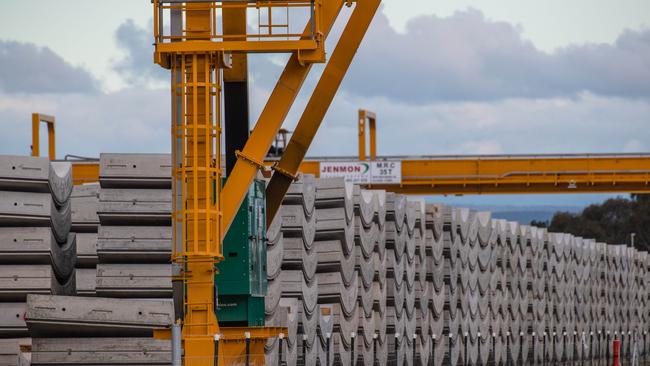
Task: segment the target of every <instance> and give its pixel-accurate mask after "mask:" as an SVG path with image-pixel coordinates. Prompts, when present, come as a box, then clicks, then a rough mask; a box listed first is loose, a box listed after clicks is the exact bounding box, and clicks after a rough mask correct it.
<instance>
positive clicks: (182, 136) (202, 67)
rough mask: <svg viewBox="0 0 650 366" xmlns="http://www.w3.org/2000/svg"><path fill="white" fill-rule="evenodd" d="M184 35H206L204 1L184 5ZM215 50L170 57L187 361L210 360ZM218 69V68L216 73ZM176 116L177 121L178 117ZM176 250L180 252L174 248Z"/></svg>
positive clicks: (195, 365) (216, 250) (215, 242)
mask: <svg viewBox="0 0 650 366" xmlns="http://www.w3.org/2000/svg"><path fill="white" fill-rule="evenodd" d="M186 18H187V20H186V22H187V29H186V32H187V34H188V38H192V39H203V38H205V37H208V38H209V32H208V33H206V30H207V31H209V29H210V24H211V21H212V19H213V15H212V11H211V10H210V8H209V7H206V6H205V5H203V4H200V3H197V4H188V5H187V12H186ZM218 57H219V55H218V54H212V53H191V54H179V55H178V56H177V57H174V58H173V59H172V75H179V76H180V77H179V78H174V79H173V80H172V84H173V85H172V91H173V92H174V93H179V95H178V97H179V100H180V109H181V110H180V111H179V112H180V113H174V114H173V121H172V134H173V139H172V141H174V149H173V154H174V156H173V159H172V160H173V161H174V162H178V165H177V164H174V167H173V170H172V174H173V176H174V180H173V182H174V187H173V188H174V197H178V196H180V197H181V199H180V200H174V208H173V214H174V216H173V226H174V230H173V233H174V237H175V239H174V242H176V237H177V236H178V235H181V238H180V243H181V246H182V247H181V248H174V253H173V259H174V261H176V263H178V264H179V265H181V267H182V268H183V269H184V273H183V275H182V277H183V280H184V284H185V294H184V295H185V296H184V308H185V319H184V322H183V333H182V336H183V342H184V349H185V366H212V365H214V360H215V354H214V335H215V334H217V333H218V332H219V326H218V323H217V319H216V316H215V311H214V309H215V303H214V302H215V288H214V274H215V264H216V263H217V262H218V261H220V260H221V259H222V258H223V256H222V251H221V240H220V238H221V234H220V229H221V224H220V212H219V202H218V200H215V199H214V198H215V197H218V194H219V187H220V185H219V184H218V182H220V179H221V171H220V166H221V154H219V151H220V149H221V146H220V134H221V130H220V126H219V115H220V105H219V101H220V98H219V94H220V85H221V80H220V75H221V73H220V70H219V69H217V68H216V62H217V59H218ZM215 71H216V72H215ZM179 119H180V120H179ZM178 249H180V251H178Z"/></svg>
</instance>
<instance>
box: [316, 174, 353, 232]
mask: <svg viewBox="0 0 650 366" xmlns="http://www.w3.org/2000/svg"><path fill="white" fill-rule="evenodd" d="M353 193H354V186H353V185H352V184H350V183H346V182H345V180H343V178H323V179H318V180H317V181H316V201H315V206H316V209H325V208H343V209H344V210H343V212H344V213H345V216H344V217H345V219H346V221H347V222H348V223H349V222H350V221H352V219H353V217H354V201H353Z"/></svg>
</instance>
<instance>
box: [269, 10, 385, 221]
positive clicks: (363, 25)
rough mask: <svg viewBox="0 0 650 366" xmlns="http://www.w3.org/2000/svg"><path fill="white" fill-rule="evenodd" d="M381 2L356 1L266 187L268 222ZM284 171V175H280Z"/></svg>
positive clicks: (271, 218) (274, 212)
mask: <svg viewBox="0 0 650 366" xmlns="http://www.w3.org/2000/svg"><path fill="white" fill-rule="evenodd" d="M380 3H381V0H360V1H358V2H357V3H356V7H355V9H354V11H353V13H352V15H351V17H350V20H349V21H348V24H347V25H346V27H345V29H344V30H343V34H342V35H341V40H340V41H339V43H338V44H337V46H336V49H335V50H334V52H333V53H332V56H331V58H330V60H329V62H328V63H327V66H326V67H325V71H323V74H322V75H321V78H320V80H319V82H318V85H316V89H315V90H314V94H313V95H312V96H311V98H310V99H309V103H307V106H306V107H305V111H304V112H303V114H302V116H301V117H300V120H299V122H298V125H297V126H296V129H295V131H294V132H293V136H291V140H290V141H289V145H288V146H287V149H286V151H285V153H284V154H283V155H282V159H281V160H280V163H279V164H278V167H277V169H276V173H275V174H273V177H272V178H271V181H270V182H269V185H268V188H267V189H266V197H267V205H266V209H267V217H266V219H267V223H270V222H271V221H272V220H273V217H274V216H275V214H276V212H277V211H278V209H279V208H280V204H281V203H282V199H283V198H284V195H285V194H286V193H287V190H288V189H289V186H290V185H291V182H292V181H293V179H292V177H291V176H294V175H295V174H296V173H297V172H298V168H300V164H301V163H302V161H303V159H304V158H305V154H307V149H309V146H310V145H311V142H312V140H313V139H314V136H315V135H316V132H317V131H318V129H319V128H320V125H321V122H322V121H323V118H324V117H325V113H327V110H328V109H329V106H330V104H331V103H332V100H333V99H334V96H335V95H336V92H337V91H338V89H339V86H340V85H341V82H342V81H343V77H344V76H345V73H346V72H347V70H348V68H349V66H350V64H351V63H352V59H353V58H354V55H355V54H356V52H357V49H358V48H359V45H360V44H361V41H362V40H363V37H364V36H365V34H366V31H367V30H368V27H369V26H370V22H372V19H373V17H374V15H375V13H376V11H377V9H378V8H379V4H380ZM280 172H281V174H279V173H280Z"/></svg>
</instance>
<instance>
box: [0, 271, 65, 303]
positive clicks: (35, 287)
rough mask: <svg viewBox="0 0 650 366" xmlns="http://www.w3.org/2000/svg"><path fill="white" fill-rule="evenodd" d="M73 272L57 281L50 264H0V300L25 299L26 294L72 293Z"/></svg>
mask: <svg viewBox="0 0 650 366" xmlns="http://www.w3.org/2000/svg"><path fill="white" fill-rule="evenodd" d="M75 290H76V285H75V276H74V272H72V275H71V276H70V277H69V278H68V279H66V281H65V282H59V280H58V279H57V278H56V275H55V273H54V270H53V269H52V266H51V265H28V264H26V265H2V266H0V301H25V298H26V297H27V296H28V294H48V295H73V294H74V293H75Z"/></svg>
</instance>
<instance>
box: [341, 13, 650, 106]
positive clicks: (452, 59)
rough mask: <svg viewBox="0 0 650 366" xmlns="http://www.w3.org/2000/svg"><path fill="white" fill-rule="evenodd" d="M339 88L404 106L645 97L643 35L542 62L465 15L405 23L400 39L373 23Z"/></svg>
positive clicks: (514, 31)
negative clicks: (585, 96) (594, 96)
mask: <svg viewBox="0 0 650 366" xmlns="http://www.w3.org/2000/svg"><path fill="white" fill-rule="evenodd" d="M344 88H345V89H347V90H349V91H350V92H351V93H357V94H361V95H365V96H371V97H372V96H380V97H387V98H390V99H392V100H396V101H401V102H405V103H411V104H425V103H429V102H434V101H472V100H475V101H482V100H502V99H507V98H531V99H536V98H555V97H568V98H573V97H576V96H578V95H579V94H581V93H583V92H589V93H593V94H597V95H602V96H614V97H626V98H648V97H650V29H647V30H644V31H626V32H625V33H623V34H622V35H621V36H620V37H619V38H618V39H617V40H616V42H615V43H614V44H584V45H573V46H570V47H566V48H563V49H560V50H558V51H557V52H555V53H552V54H549V53H545V52H542V51H540V50H539V49H537V48H536V47H535V46H534V45H533V44H532V43H531V42H529V41H526V40H525V39H524V38H523V37H522V31H521V29H520V28H518V27H516V26H513V25H511V24H509V23H505V22H495V21H491V20H488V19H486V18H485V17H484V16H483V14H482V13H481V12H480V11H477V10H472V9H469V10H467V11H461V12H457V13H455V14H454V15H453V16H451V17H446V18H441V17H437V16H435V15H427V16H419V17H417V18H414V19H412V20H411V21H410V22H409V23H408V25H407V28H406V32H405V33H399V32H397V31H396V30H395V29H393V28H392V27H391V25H390V24H389V22H388V19H387V17H386V16H385V15H384V14H382V13H380V14H378V15H377V16H376V18H375V20H374V22H373V24H372V26H371V29H370V30H369V32H368V34H367V36H366V38H365V39H364V41H363V44H362V46H361V48H360V50H359V52H358V54H357V58H356V60H355V62H354V64H353V66H352V67H351V69H350V71H349V77H348V78H347V80H346V82H345V84H344Z"/></svg>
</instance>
